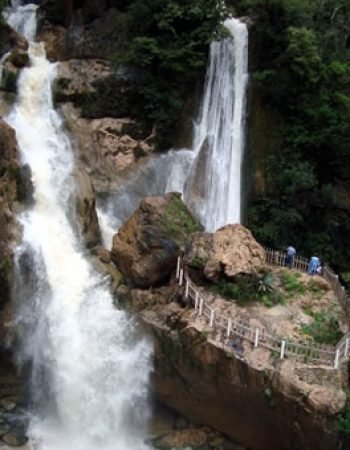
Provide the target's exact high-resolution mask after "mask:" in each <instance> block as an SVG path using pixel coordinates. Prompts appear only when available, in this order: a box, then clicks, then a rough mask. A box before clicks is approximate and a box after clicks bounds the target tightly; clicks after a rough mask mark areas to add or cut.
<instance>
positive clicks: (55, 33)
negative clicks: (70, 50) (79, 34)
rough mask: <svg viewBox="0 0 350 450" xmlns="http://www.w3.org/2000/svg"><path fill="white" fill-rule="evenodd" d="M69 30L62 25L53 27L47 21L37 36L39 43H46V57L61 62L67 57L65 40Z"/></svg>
mask: <svg viewBox="0 0 350 450" xmlns="http://www.w3.org/2000/svg"><path fill="white" fill-rule="evenodd" d="M66 33H67V30H66V29H65V28H64V27H62V26H61V25H52V24H50V23H49V22H47V21H44V22H43V25H42V27H41V29H40V31H39V33H38V34H37V39H38V41H39V42H44V43H45V51H46V55H47V57H48V58H49V59H50V60H55V61H57V60H61V59H63V58H64V56H65V38H66Z"/></svg>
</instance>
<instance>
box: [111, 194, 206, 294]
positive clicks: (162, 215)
mask: <svg viewBox="0 0 350 450" xmlns="http://www.w3.org/2000/svg"><path fill="white" fill-rule="evenodd" d="M199 229H200V225H199V224H198V223H197V222H196V221H195V219H194V218H193V217H192V215H191V213H190V212H189V211H188V209H187V208H186V206H185V205H184V203H183V202H182V200H181V197H180V194H177V193H169V194H166V195H165V196H163V197H147V198H145V199H144V200H143V201H142V203H141V205H140V206H139V208H138V209H137V210H136V211H135V213H134V214H133V215H132V216H131V217H130V218H129V219H128V220H127V222H126V223H125V224H124V225H123V226H122V227H121V228H120V229H119V231H118V233H117V234H116V235H115V236H114V239H113V248H112V253H111V256H112V260H113V261H114V262H115V264H116V265H117V267H118V268H119V269H120V271H121V272H122V273H123V275H124V276H125V277H126V278H127V279H129V280H130V281H131V282H132V283H133V284H135V285H136V286H140V287H143V288H145V287H149V286H153V285H157V284H160V283H162V282H164V281H165V280H167V279H168V277H169V275H170V273H171V272H172V271H173V270H174V267H175V265H176V259H177V256H178V254H179V252H180V250H181V249H182V248H183V247H184V244H185V241H186V240H187V238H188V235H189V234H190V233H192V232H194V231H197V230H199Z"/></svg>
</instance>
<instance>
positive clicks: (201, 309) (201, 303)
mask: <svg viewBox="0 0 350 450" xmlns="http://www.w3.org/2000/svg"><path fill="white" fill-rule="evenodd" d="M203 306H204V300H203V299H202V298H201V299H200V301H199V312H198V315H199V316H201V315H202V314H203Z"/></svg>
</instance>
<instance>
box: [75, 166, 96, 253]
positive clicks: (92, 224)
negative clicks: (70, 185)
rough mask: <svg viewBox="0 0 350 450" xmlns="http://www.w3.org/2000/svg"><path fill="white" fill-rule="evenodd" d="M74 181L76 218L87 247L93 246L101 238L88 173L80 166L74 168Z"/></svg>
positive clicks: (93, 193) (93, 192) (92, 188)
mask: <svg viewBox="0 0 350 450" xmlns="http://www.w3.org/2000/svg"><path fill="white" fill-rule="evenodd" d="M74 182H75V194H76V212H77V219H78V222H79V225H80V229H81V232H82V234H83V237H84V240H85V243H86V245H87V247H93V246H95V245H97V244H98V243H99V242H100V240H101V234H100V227H99V224H98V218H97V214H96V208H95V206H96V199H95V191H94V187H93V184H92V181H91V178H90V176H89V174H88V173H87V172H86V171H85V170H84V169H83V168H81V167H79V168H76V169H75V173H74Z"/></svg>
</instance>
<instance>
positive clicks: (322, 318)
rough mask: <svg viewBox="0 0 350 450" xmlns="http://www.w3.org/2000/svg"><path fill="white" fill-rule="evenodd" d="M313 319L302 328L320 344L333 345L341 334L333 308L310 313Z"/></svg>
mask: <svg viewBox="0 0 350 450" xmlns="http://www.w3.org/2000/svg"><path fill="white" fill-rule="evenodd" d="M310 315H311V316H312V317H313V319H314V321H313V323H312V324H310V325H303V326H302V330H303V332H304V333H305V334H307V335H308V336H311V337H312V338H313V339H314V340H315V341H316V342H318V343H320V344H329V345H334V344H336V343H337V342H339V340H340V339H341V337H342V336H343V334H342V332H341V331H340V329H339V322H338V317H337V314H336V312H335V310H334V308H333V309H331V310H329V311H320V312H317V313H311V314H310Z"/></svg>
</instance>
